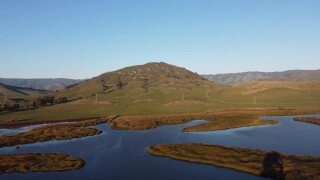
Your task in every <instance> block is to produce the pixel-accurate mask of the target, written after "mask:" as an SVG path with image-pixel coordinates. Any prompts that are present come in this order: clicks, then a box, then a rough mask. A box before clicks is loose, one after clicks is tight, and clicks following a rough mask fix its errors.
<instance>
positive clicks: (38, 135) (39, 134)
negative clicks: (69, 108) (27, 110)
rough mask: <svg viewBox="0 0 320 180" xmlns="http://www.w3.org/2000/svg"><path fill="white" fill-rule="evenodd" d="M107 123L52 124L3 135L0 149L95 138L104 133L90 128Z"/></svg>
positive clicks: (98, 120)
mask: <svg viewBox="0 0 320 180" xmlns="http://www.w3.org/2000/svg"><path fill="white" fill-rule="evenodd" d="M107 121H108V119H107V118H101V119H93V120H87V121H82V122H77V123H65V124H51V125H45V126H41V127H37V128H33V129H30V130H29V131H27V132H23V133H19V134H16V135H3V136H0V147H3V146H15V145H20V144H30V143H35V142H44V141H50V140H67V139H73V138H81V137H86V136H93V135H97V134H100V133H102V131H100V130H98V129H95V128H89V127H88V126H94V125H97V124H101V123H106V122H107Z"/></svg>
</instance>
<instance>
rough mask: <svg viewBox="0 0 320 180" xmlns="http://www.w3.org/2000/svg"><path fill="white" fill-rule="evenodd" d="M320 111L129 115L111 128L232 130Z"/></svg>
mask: <svg viewBox="0 0 320 180" xmlns="http://www.w3.org/2000/svg"><path fill="white" fill-rule="evenodd" d="M319 112H320V110H312V109H227V110H217V111H213V112H203V113H185V114H163V115H127V116H120V117H118V118H114V119H112V120H110V121H109V124H110V127H111V128H113V129H118V130H146V129H152V128H156V127H157V126H159V125H164V124H178V123H183V122H187V121H191V120H208V121H209V122H207V123H204V124H200V125H196V126H193V127H187V128H184V129H183V130H182V131H185V132H192V131H213V130H224V129H231V128H239V127H247V126H260V125H267V124H277V123H278V122H277V121H274V120H260V119H259V117H260V116H288V115H302V114H315V113H319Z"/></svg>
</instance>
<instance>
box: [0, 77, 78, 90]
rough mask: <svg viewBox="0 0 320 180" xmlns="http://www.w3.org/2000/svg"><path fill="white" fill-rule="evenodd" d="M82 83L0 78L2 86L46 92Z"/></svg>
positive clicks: (59, 80)
mask: <svg viewBox="0 0 320 180" xmlns="http://www.w3.org/2000/svg"><path fill="white" fill-rule="evenodd" d="M82 81H83V80H77V79H65V78H57V79H49V78H48V79H15V78H0V83H2V84H6V85H10V86H16V87H24V88H32V89H40V90H47V91H56V90H61V89H64V88H65V87H67V86H70V85H73V84H77V83H80V82H82Z"/></svg>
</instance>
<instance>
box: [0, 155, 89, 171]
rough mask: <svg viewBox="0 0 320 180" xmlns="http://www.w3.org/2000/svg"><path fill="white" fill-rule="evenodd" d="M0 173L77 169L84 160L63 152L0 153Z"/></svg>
mask: <svg viewBox="0 0 320 180" xmlns="http://www.w3.org/2000/svg"><path fill="white" fill-rule="evenodd" d="M0 162H1V163H0V174H1V173H13V172H20V173H25V172H38V171H66V170H72V169H79V168H81V167H82V166H84V164H85V161H84V160H83V159H81V158H77V157H71V156H68V155H65V154H60V153H54V154H39V153H37V154H20V155H17V154H4V155H0Z"/></svg>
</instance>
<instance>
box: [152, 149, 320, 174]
mask: <svg viewBox="0 0 320 180" xmlns="http://www.w3.org/2000/svg"><path fill="white" fill-rule="evenodd" d="M147 151H148V152H149V153H150V154H152V155H156V156H165V157H169V158H172V159H178V160H184V161H190V162H195V163H204V164H211V165H214V166H218V167H223V168H230V169H234V170H238V171H243V172H247V173H251V174H254V175H257V176H263V177H268V178H273V179H317V178H319V177H320V158H319V157H310V156H295V155H286V154H281V153H278V152H273V151H272V152H267V151H262V150H255V149H247V148H238V147H225V146H220V145H208V144H199V143H185V144H163V145H154V146H149V147H147Z"/></svg>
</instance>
